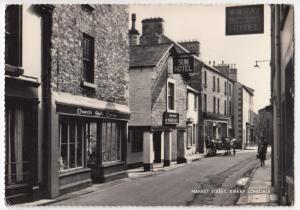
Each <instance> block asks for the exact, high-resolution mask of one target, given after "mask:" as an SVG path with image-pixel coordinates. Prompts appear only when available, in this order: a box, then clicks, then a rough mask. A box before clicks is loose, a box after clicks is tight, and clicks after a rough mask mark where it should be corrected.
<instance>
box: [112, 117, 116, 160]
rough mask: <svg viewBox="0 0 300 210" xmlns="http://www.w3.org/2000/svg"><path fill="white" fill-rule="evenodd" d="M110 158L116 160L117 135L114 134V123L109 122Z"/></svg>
mask: <svg viewBox="0 0 300 210" xmlns="http://www.w3.org/2000/svg"><path fill="white" fill-rule="evenodd" d="M111 130H112V133H111V135H112V136H111V141H112V142H111V160H112V161H116V160H117V135H116V123H114V122H113V123H111Z"/></svg>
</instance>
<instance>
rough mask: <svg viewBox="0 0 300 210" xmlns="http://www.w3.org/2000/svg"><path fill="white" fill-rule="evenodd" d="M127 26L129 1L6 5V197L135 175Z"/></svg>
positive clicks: (13, 199)
mask: <svg viewBox="0 0 300 210" xmlns="http://www.w3.org/2000/svg"><path fill="white" fill-rule="evenodd" d="M127 23H128V8H127V6H125V5H89V4H85V5H20V6H18V5H11V6H8V7H7V8H6V65H5V72H6V87H5V94H6V96H5V97H6V116H8V117H7V118H6V120H7V126H8V127H7V129H6V131H7V133H6V135H7V137H6V141H7V144H6V145H7V146H8V148H7V150H6V151H7V155H6V157H7V159H6V170H5V173H6V198H7V200H8V202H14V203H16V202H23V201H28V200H33V199H38V198H39V197H47V198H53V197H56V196H59V195H61V194H64V193H67V192H70V191H74V190H78V189H81V188H83V187H86V186H90V185H91V184H92V182H105V181H109V180H112V179H115V178H120V177H124V176H127V172H126V150H127V149H126V146H127V144H126V142H127V135H128V131H127V122H128V120H129V119H130V110H129V106H128V105H129V92H128V89H129V87H128V80H129V75H128V69H129V40H128V33H127V31H128V29H127ZM16 52H17V53H16ZM29 148H30V149H29ZM29 151H30V154H29ZM16 174H18V175H16ZM21 197H22V198H21Z"/></svg>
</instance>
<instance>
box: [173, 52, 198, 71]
mask: <svg viewBox="0 0 300 210" xmlns="http://www.w3.org/2000/svg"><path fill="white" fill-rule="evenodd" d="M193 72H194V58H193V57H192V56H190V55H177V56H174V59H173V74H183V73H193Z"/></svg>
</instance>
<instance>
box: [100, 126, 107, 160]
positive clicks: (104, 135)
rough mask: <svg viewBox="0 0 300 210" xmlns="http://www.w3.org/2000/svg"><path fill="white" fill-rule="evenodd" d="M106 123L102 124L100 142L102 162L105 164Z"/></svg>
mask: <svg viewBox="0 0 300 210" xmlns="http://www.w3.org/2000/svg"><path fill="white" fill-rule="evenodd" d="M106 125H107V124H106V123H105V122H103V123H102V132H101V133H102V136H101V141H102V161H103V162H105V161H107V160H106V156H105V151H106V141H105V140H106Z"/></svg>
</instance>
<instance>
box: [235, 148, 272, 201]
mask: <svg viewBox="0 0 300 210" xmlns="http://www.w3.org/2000/svg"><path fill="white" fill-rule="evenodd" d="M269 154H270V153H269ZM243 179H244V180H245V181H246V177H244V178H242V179H240V180H239V181H240V182H241V181H242V180H243ZM239 181H238V182H239ZM246 182H248V183H246V184H245V193H243V194H241V196H240V198H239V200H238V201H237V205H251V206H253V205H259V206H277V195H276V194H275V192H274V189H273V188H272V186H271V159H268V160H266V161H265V165H264V166H260V165H258V166H257V168H256V169H254V171H253V173H252V176H251V177H250V178H248V179H247V181H246ZM241 185H242V184H241Z"/></svg>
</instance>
